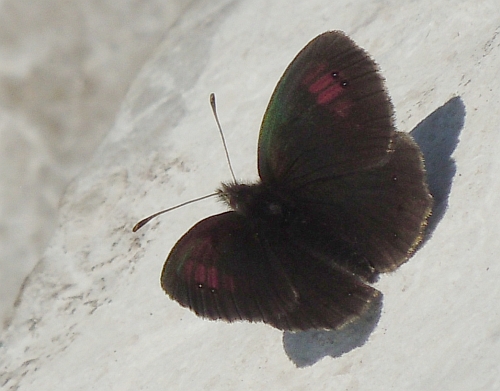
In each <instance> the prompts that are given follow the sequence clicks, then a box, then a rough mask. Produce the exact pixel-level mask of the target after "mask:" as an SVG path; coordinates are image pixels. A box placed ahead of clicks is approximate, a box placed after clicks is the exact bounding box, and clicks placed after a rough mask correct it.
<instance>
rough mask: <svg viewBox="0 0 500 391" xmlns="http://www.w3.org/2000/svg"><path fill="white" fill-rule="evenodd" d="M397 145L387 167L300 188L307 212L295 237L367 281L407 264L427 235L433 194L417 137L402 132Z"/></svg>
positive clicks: (299, 199)
mask: <svg viewBox="0 0 500 391" xmlns="http://www.w3.org/2000/svg"><path fill="white" fill-rule="evenodd" d="M393 148H394V149H393V150H392V151H391V153H390V154H389V161H388V162H387V163H386V164H384V165H383V166H381V167H377V168H374V169H371V170H367V171H362V172H358V173H354V174H351V175H345V176H341V177H336V178H333V179H331V180H324V181H321V182H311V183H308V184H304V186H303V187H302V188H300V189H296V190H295V192H294V196H295V203H296V206H297V208H298V209H299V210H300V211H301V212H300V214H299V216H298V217H297V219H296V220H295V222H294V223H293V224H291V226H290V230H289V234H290V235H291V238H292V239H291V240H295V241H296V242H300V243H302V245H303V246H304V247H306V248H308V249H309V250H310V251H314V252H317V253H321V254H323V255H327V256H328V257H329V258H330V259H331V260H333V261H334V262H335V263H336V264H337V265H340V266H342V267H344V268H345V269H347V270H350V271H351V272H353V273H355V274H357V275H359V276H361V277H363V278H364V279H366V280H373V279H374V278H375V276H376V274H377V273H381V272H389V271H392V270H394V269H396V268H397V267H398V266H400V265H401V264H402V263H404V262H405V261H406V260H407V259H408V258H409V257H410V256H411V255H412V254H413V252H414V251H415V250H416V248H417V246H418V244H419V243H420V241H421V239H422V232H423V230H424V228H425V225H426V221H427V217H428V216H429V215H430V212H431V206H432V197H431V196H430V194H429V191H428V189H427V186H426V184H425V171H424V168H423V161H422V155H421V153H420V150H419V148H418V146H417V145H416V144H415V142H414V141H413V140H412V139H411V138H410V137H409V136H408V135H407V134H405V133H399V132H398V133H396V135H395V136H394V138H393Z"/></svg>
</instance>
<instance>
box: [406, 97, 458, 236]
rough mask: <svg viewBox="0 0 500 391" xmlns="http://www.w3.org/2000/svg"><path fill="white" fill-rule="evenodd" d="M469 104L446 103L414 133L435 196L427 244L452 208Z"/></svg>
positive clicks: (455, 101) (417, 127)
mask: <svg viewBox="0 0 500 391" xmlns="http://www.w3.org/2000/svg"><path fill="white" fill-rule="evenodd" d="M465 114H466V111H465V105H464V102H463V101H462V99H461V98H460V97H459V96H456V97H454V98H452V99H450V100H449V101H448V102H446V103H445V104H444V105H443V106H441V107H439V108H438V109H437V110H435V111H434V112H433V113H432V114H431V115H429V116H428V117H427V118H426V119H424V120H423V121H422V122H420V123H419V124H418V125H417V126H416V127H415V129H413V130H412V131H411V132H410V134H411V135H412V137H413V139H414V140H415V142H416V143H417V144H418V145H419V147H420V150H421V151H422V153H423V155H424V160H425V168H426V170H427V183H428V185H429V190H430V193H431V194H432V196H433V197H434V206H433V208H432V214H431V216H430V217H429V221H428V224H427V228H426V231H425V237H424V240H423V243H425V242H426V241H427V240H428V239H429V238H430V237H431V236H432V233H433V232H434V230H435V229H436V227H437V225H438V223H439V222H440V221H441V219H442V218H443V216H444V213H445V212H446V209H447V208H448V197H449V195H450V191H451V184H452V182H453V177H454V176H455V173H456V171H457V167H456V164H455V160H454V159H453V158H452V157H451V155H452V154H453V152H454V151H455V149H456V147H457V145H458V141H459V136H460V133H461V132H462V128H463V126H464V122H465Z"/></svg>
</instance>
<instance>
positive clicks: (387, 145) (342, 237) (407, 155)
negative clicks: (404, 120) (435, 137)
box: [161, 31, 432, 330]
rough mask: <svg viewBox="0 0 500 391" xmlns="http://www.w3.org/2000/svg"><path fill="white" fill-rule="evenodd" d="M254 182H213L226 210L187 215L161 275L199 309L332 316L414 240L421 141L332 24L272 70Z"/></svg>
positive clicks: (244, 315) (247, 315) (265, 317)
mask: <svg viewBox="0 0 500 391" xmlns="http://www.w3.org/2000/svg"><path fill="white" fill-rule="evenodd" d="M258 166H259V167H258V168H259V175H260V181H258V182H257V183H255V184H240V183H231V184H223V185H222V188H221V189H220V190H218V194H219V196H220V198H221V199H222V200H224V201H225V202H226V203H227V204H228V205H229V206H230V207H231V209H232V211H229V212H225V213H221V214H219V215H216V216H211V217H209V218H206V219H204V220H202V221H200V222H199V223H198V224H196V225H195V226H194V227H192V228H191V229H190V230H189V231H188V232H187V233H186V234H185V235H184V236H183V237H182V238H181V239H180V240H179V241H178V242H177V244H176V245H175V246H174V248H173V249H172V251H171V253H170V255H169V256H168V258H167V261H166V262H165V266H164V268H163V273H162V275H161V285H162V287H163V289H164V290H165V292H167V294H168V295H169V296H170V297H171V298H172V299H174V300H176V301H177V302H179V303H180V304H181V305H182V306H184V307H188V308H190V309H191V310H193V311H194V312H195V313H196V314H197V315H199V316H201V317H204V318H209V319H223V320H226V321H229V322H232V321H237V320H248V321H252V322H254V321H263V322H266V323H268V324H270V325H272V326H274V327H276V328H278V329H281V330H307V329H335V328H338V327H340V326H342V325H344V324H346V323H348V322H350V321H352V320H353V319H355V318H357V317H359V316H360V315H361V314H363V313H364V311H366V309H367V308H368V307H369V305H370V303H371V302H372V301H373V300H375V299H376V298H378V297H379V295H380V292H379V291H377V290H376V289H374V288H372V287H371V286H369V285H367V283H369V282H373V281H375V279H376V277H377V275H378V274H379V273H383V272H390V271H392V270H395V269H396V268H397V267H398V266H400V265H401V264H402V263H404V262H405V261H406V260H407V259H408V258H409V257H410V256H411V255H412V254H413V252H414V251H415V249H416V248H417V246H418V244H419V243H420V242H421V240H422V232H423V230H424V228H425V225H426V221H427V217H428V216H429V214H430V211H431V205H432V197H431V196H430V194H429V191H428V189H427V185H426V182H425V170H424V165H423V159H422V154H421V152H420V150H419V148H418V146H417V145H416V144H415V143H414V142H413V140H412V139H411V138H410V136H408V135H407V134H405V133H401V132H396V131H395V129H394V124H393V108H392V104H391V102H390V99H389V96H388V95H387V92H386V90H385V87H384V82H383V79H382V77H381V76H380V74H379V72H378V68H377V65H376V64H375V63H374V61H373V60H371V58H370V57H369V55H368V54H367V53H366V52H365V51H364V50H363V49H361V48H359V47H358V46H357V45H356V44H355V43H354V42H353V41H352V40H351V39H350V38H348V37H347V36H346V35H344V34H343V33H342V32H339V31H334V32H327V33H324V34H322V35H320V36H318V37H316V38H315V39H313V40H312V41H311V42H310V43H309V44H308V45H307V46H306V47H305V48H304V49H303V50H302V51H301V52H300V53H299V54H298V55H297V57H296V58H295V59H294V60H293V61H292V63H291V64H290V66H289V67H288V68H287V70H286V71H285V73H284V75H283V77H282V78H281V80H280V81H279V83H278V85H277V87H276V89H275V91H274V93H273V96H272V98H271V101H270V103H269V106H268V108H267V111H266V114H265V116H264V120H263V123H262V127H261V130H260V137H259V147H258Z"/></svg>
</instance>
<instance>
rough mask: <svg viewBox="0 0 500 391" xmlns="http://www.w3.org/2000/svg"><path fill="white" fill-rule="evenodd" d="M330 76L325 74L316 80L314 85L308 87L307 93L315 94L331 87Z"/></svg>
mask: <svg viewBox="0 0 500 391" xmlns="http://www.w3.org/2000/svg"><path fill="white" fill-rule="evenodd" d="M332 80H333V79H332V76H331V75H330V74H326V75H323V76H321V77H320V78H319V79H317V80H316V81H315V82H314V83H312V84H311V85H310V86H309V92H310V93H311V94H317V93H319V92H321V91H323V90H324V89H325V88H328V87H330V86H331V85H332Z"/></svg>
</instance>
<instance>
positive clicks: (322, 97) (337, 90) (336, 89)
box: [316, 84, 343, 105]
mask: <svg viewBox="0 0 500 391" xmlns="http://www.w3.org/2000/svg"><path fill="white" fill-rule="evenodd" d="M342 91H343V88H342V87H341V86H340V85H339V84H334V85H330V86H328V87H327V88H326V89H324V90H323V91H321V92H320V93H319V94H318V97H317V98H316V101H317V102H318V104H320V105H326V104H328V103H330V102H331V101H332V100H334V99H335V98H337V97H338V96H339V95H340V94H341V93H342Z"/></svg>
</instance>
